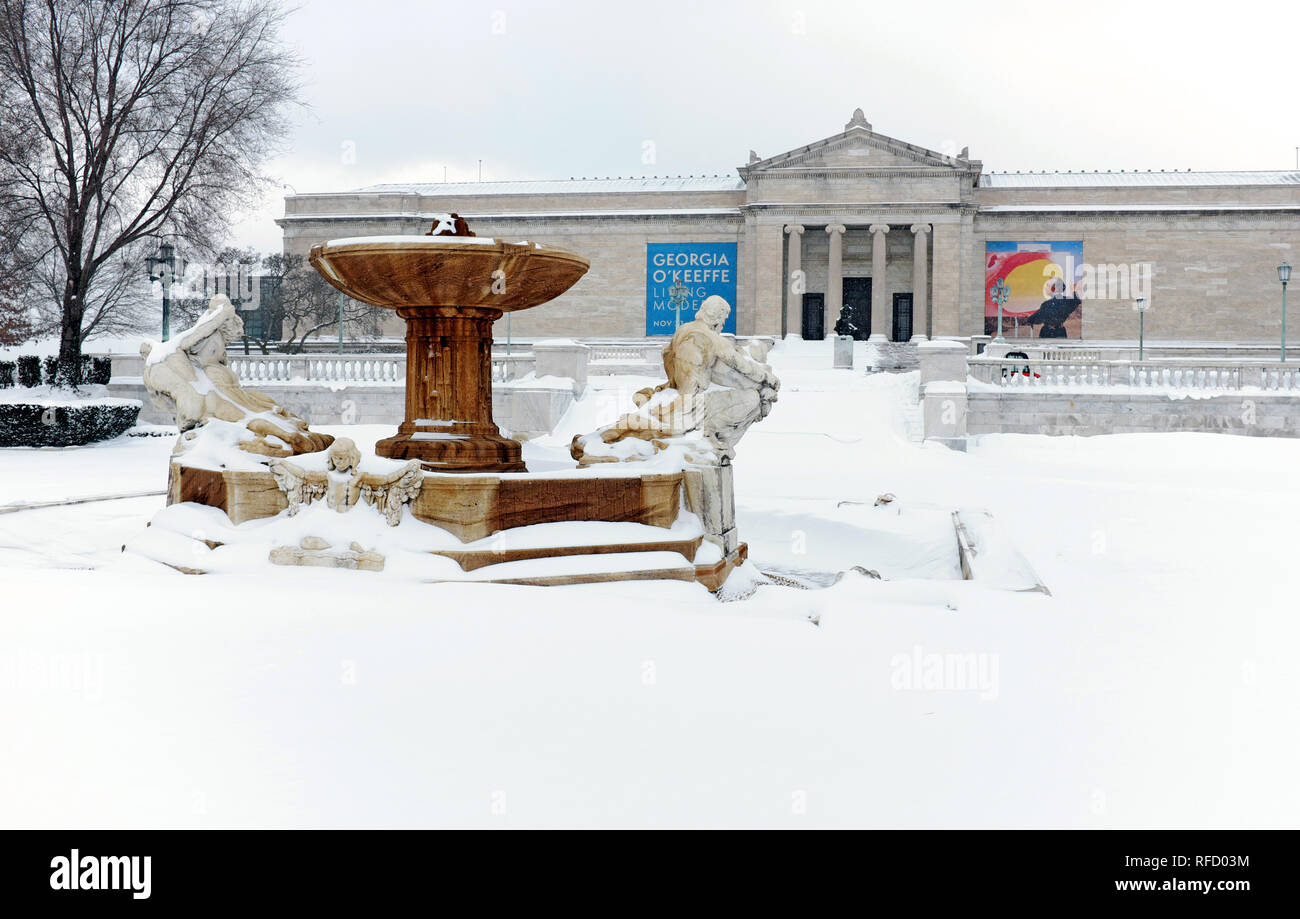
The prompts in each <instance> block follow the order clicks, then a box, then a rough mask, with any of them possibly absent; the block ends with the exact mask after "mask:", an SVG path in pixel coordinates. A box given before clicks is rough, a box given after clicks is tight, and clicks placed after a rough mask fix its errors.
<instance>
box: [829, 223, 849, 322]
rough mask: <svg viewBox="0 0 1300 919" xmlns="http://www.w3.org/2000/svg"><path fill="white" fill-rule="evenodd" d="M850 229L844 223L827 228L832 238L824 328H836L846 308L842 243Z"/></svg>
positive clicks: (833, 224)
mask: <svg viewBox="0 0 1300 919" xmlns="http://www.w3.org/2000/svg"><path fill="white" fill-rule="evenodd" d="M847 229H848V228H847V227H845V226H844V224H842V223H832V224H831V225H830V226H828V227H827V228H826V232H827V233H829V234H830V237H831V255H830V259H829V260H828V262H827V269H826V322H824V323H823V328H832V329H833V328H834V327H835V321H836V320H837V319H839V317H840V310H841V309H843V307H844V266H843V253H842V251H841V243H842V241H843V239H844V233H845V231H846V230H847Z"/></svg>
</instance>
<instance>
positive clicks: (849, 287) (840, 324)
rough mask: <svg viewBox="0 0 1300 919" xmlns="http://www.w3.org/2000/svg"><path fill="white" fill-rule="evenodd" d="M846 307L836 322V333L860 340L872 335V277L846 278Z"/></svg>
mask: <svg viewBox="0 0 1300 919" xmlns="http://www.w3.org/2000/svg"><path fill="white" fill-rule="evenodd" d="M843 289H844V307H843V309H841V310H840V315H839V317H838V318H837V319H836V322H835V334H836V335H852V336H853V337H854V338H855V339H857V340H858V341H866V340H867V339H868V338H869V337H870V336H871V278H844V287H843Z"/></svg>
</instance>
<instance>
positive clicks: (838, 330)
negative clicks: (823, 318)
mask: <svg viewBox="0 0 1300 919" xmlns="http://www.w3.org/2000/svg"><path fill="white" fill-rule="evenodd" d="M857 320H858V316H857V311H856V310H854V309H853V307H852V306H851V305H849V304H847V303H846V304H844V307H843V308H842V309H841V310H840V318H839V319H837V320H835V334H836V335H852V336H853V337H854V338H856V339H863V338H866V337H867V336H866V335H864V334H862V333H863V331H864V330H863V329H861V328H859V327H858V321H857Z"/></svg>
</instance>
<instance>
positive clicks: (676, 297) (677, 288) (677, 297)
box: [668, 281, 691, 331]
mask: <svg viewBox="0 0 1300 919" xmlns="http://www.w3.org/2000/svg"><path fill="white" fill-rule="evenodd" d="M690 296H691V291H690V289H689V288H687V287H683V286H682V283H681V282H680V281H674V282H673V286H672V287H670V288H668V299H669V300H671V301H673V306H674V307H676V309H677V319H676V322H675V324H674V326H673V330H674V331H676V330H677V329H680V328H681V327H682V304H683V303H685V302H686V301H687V300H688V299H690Z"/></svg>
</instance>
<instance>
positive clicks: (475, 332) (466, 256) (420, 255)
mask: <svg viewBox="0 0 1300 919" xmlns="http://www.w3.org/2000/svg"><path fill="white" fill-rule="evenodd" d="M449 216H450V217H452V220H450V221H440V222H439V224H438V225H435V227H434V232H433V233H431V234H430V235H427V236H370V237H358V238H355V239H337V240H333V241H331V242H327V243H322V244H321V245H318V246H314V247H313V248H312V250H311V263H312V265H314V266H315V268H316V270H317V271H319V272H320V273H321V274H322V275H324V277H325V279H326V280H327V281H329V283H330V284H332V285H334V286H335V287H337V288H338V289H339V290H341V291H343V293H345V294H347V295H348V296H349V297H351V298H353V299H354V300H360V301H361V302H362V303H369V304H371V305H372V306H380V307H384V308H385V309H391V310H396V311H397V315H399V316H401V317H402V319H404V320H405V321H406V419H405V421H403V422H402V425H401V427H399V428H398V432H397V434H396V435H395V436H393V437H390V438H388V439H387V440H382V441H380V442H379V443H378V444H376V445H375V452H376V453H378V454H379V455H380V456H386V457H390V458H392V459H417V460H419V461H420V462H421V464H423V466H424V467H425V468H426V469H428V470H430V471H434V472H523V471H524V463H523V458H522V455H521V451H520V446H519V443H518V442H517V441H514V440H511V439H510V438H508V437H503V436H501V431H500V430H499V429H498V428H497V426H496V424H495V423H494V422H493V420H492V323H494V322H495V321H496V320H498V319H500V318H501V316H502V315H503V314H504V313H507V312H511V311H514V310H526V309H529V308H531V307H534V306H538V305H540V304H542V303H545V302H547V301H548V300H552V299H554V298H555V297H558V296H559V295H560V294H562V293H564V292H565V291H566V290H568V289H569V288H570V287H572V286H573V285H574V284H575V283H577V281H578V279H579V278H581V277H582V276H583V275H584V274H586V273H587V269H588V267H590V263H589V262H588V261H587V260H586V259H585V258H582V257H581V256H578V255H574V254H573V253H572V252H564V251H562V250H560V249H546V248H543V247H541V246H539V245H537V244H535V243H510V242H505V241H502V240H498V239H485V238H480V237H477V236H475V235H473V234H472V233H470V232H469V229H468V227H467V226H466V225H465V221H464V220H463V218H459V217H456V215H449ZM439 230H442V232H441V233H440V232H439Z"/></svg>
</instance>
